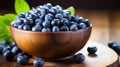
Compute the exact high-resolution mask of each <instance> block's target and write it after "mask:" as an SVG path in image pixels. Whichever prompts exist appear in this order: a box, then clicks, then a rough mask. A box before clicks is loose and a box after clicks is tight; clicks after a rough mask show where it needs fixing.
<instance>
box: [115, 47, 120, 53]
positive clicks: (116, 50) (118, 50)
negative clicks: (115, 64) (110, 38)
mask: <svg viewBox="0 0 120 67" xmlns="http://www.w3.org/2000/svg"><path fill="white" fill-rule="evenodd" d="M114 50H115V52H116V53H117V54H118V55H120V45H117V46H115V47H114Z"/></svg>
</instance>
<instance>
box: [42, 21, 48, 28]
mask: <svg viewBox="0 0 120 67" xmlns="http://www.w3.org/2000/svg"><path fill="white" fill-rule="evenodd" d="M42 25H43V27H45V28H47V27H50V22H49V21H44V22H43V23H42Z"/></svg>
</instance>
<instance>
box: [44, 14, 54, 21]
mask: <svg viewBox="0 0 120 67" xmlns="http://www.w3.org/2000/svg"><path fill="white" fill-rule="evenodd" d="M52 20H53V15H52V14H50V13H49V14H47V15H46V16H45V21H52Z"/></svg>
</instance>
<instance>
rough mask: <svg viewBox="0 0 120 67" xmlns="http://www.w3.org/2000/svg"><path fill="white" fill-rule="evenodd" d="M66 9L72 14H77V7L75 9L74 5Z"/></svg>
mask: <svg viewBox="0 0 120 67" xmlns="http://www.w3.org/2000/svg"><path fill="white" fill-rule="evenodd" d="M66 10H68V11H70V13H71V14H72V15H74V14H75V9H74V7H73V6H71V7H68V8H67V9H66Z"/></svg>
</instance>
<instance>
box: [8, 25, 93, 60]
mask: <svg viewBox="0 0 120 67" xmlns="http://www.w3.org/2000/svg"><path fill="white" fill-rule="evenodd" d="M91 29H92V25H91V27H90V28H87V29H83V30H78V31H68V32H33V31H25V30H20V29H17V28H14V27H12V26H10V32H11V35H12V38H13V40H14V41H15V42H16V43H17V45H18V47H19V48H20V49H22V50H23V51H24V52H26V53H28V54H30V55H32V56H36V57H41V58H45V59H57V58H63V57H67V56H70V55H73V54H74V53H76V52H77V51H79V50H80V49H82V48H83V46H84V45H85V44H86V42H87V41H88V39H89V37H90V34H91Z"/></svg>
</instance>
